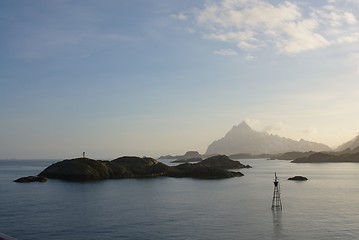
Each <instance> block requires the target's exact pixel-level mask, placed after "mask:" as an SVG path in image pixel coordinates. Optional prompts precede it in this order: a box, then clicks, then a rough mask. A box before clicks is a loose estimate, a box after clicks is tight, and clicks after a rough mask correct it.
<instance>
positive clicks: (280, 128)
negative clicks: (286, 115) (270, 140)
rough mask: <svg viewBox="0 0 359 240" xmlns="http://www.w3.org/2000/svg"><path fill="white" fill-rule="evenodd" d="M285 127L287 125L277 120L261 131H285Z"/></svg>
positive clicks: (286, 127)
mask: <svg viewBox="0 0 359 240" xmlns="http://www.w3.org/2000/svg"><path fill="white" fill-rule="evenodd" d="M287 129H288V125H286V124H284V123H282V122H278V123H276V124H272V125H268V126H266V127H264V129H263V131H264V132H267V133H275V132H281V131H286V130H287Z"/></svg>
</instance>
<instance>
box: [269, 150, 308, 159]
mask: <svg viewBox="0 0 359 240" xmlns="http://www.w3.org/2000/svg"><path fill="white" fill-rule="evenodd" d="M314 153H315V152H313V151H309V152H296V151H293V152H286V153H283V154H278V155H276V156H273V157H271V159H277V160H293V159H297V158H304V157H309V156H310V155H312V154H314Z"/></svg>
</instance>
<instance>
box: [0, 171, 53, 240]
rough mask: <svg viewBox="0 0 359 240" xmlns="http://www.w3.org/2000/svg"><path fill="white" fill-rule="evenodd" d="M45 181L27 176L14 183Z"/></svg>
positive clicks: (44, 180) (42, 178)
mask: <svg viewBox="0 0 359 240" xmlns="http://www.w3.org/2000/svg"><path fill="white" fill-rule="evenodd" d="M46 181H47V179H46V178H45V177H39V176H28V177H22V178H19V179H16V180H15V181H14V182H18V183H29V182H46ZM0 239H1V238H0Z"/></svg>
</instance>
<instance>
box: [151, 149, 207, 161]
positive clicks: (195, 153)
mask: <svg viewBox="0 0 359 240" xmlns="http://www.w3.org/2000/svg"><path fill="white" fill-rule="evenodd" d="M203 157H204V156H202V155H201V154H199V152H198V151H187V152H186V153H185V154H184V155H177V156H171V155H166V156H160V157H159V158H158V159H176V160H178V161H182V162H186V160H190V159H201V160H202V159H203ZM187 162H188V161H187Z"/></svg>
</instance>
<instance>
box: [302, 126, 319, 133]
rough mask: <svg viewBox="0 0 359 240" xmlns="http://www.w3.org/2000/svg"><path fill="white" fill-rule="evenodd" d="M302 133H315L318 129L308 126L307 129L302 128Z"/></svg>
mask: <svg viewBox="0 0 359 240" xmlns="http://www.w3.org/2000/svg"><path fill="white" fill-rule="evenodd" d="M303 133H304V134H316V133H318V130H317V129H316V128H314V127H309V128H307V129H304V130H303Z"/></svg>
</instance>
